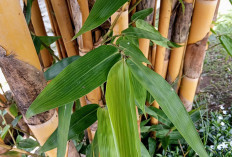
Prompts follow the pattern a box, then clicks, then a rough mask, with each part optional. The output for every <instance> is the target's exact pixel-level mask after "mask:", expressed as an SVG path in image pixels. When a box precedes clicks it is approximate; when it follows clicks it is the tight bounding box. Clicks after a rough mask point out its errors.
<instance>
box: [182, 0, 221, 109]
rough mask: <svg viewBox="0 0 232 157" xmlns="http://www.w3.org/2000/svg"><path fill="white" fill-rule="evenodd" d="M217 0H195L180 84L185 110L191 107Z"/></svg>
mask: <svg viewBox="0 0 232 157" xmlns="http://www.w3.org/2000/svg"><path fill="white" fill-rule="evenodd" d="M216 5H217V0H210V1H208V0H196V1H195V6H194V12H193V18H192V25H191V28H190V33H189V38H188V45H187V48H186V52H185V53H186V54H185V59H184V72H183V75H184V76H183V78H182V81H181V85H180V91H179V95H180V99H181V100H182V102H183V104H184V106H185V108H186V110H187V111H190V110H191V109H192V103H193V99H194V96H195V92H196V88H197V84H198V80H199V77H200V74H201V68H202V66H203V62H204V58H205V48H206V44H207V40H208V35H209V30H210V26H211V22H212V20H213V16H214V13H215V9H216Z"/></svg>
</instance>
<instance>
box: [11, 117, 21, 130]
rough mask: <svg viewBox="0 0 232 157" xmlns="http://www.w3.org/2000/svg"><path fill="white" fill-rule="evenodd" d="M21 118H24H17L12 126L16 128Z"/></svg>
mask: <svg viewBox="0 0 232 157" xmlns="http://www.w3.org/2000/svg"><path fill="white" fill-rule="evenodd" d="M21 118H22V115H19V116H17V117H15V119H14V120H13V121H12V122H11V124H12V126H13V127H16V125H17V124H18V122H19V121H20V119H21Z"/></svg>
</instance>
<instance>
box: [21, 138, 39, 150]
mask: <svg viewBox="0 0 232 157" xmlns="http://www.w3.org/2000/svg"><path fill="white" fill-rule="evenodd" d="M38 146H39V143H38V142H37V141H35V140H33V139H31V138H28V139H22V140H19V141H18V142H17V147H18V148H23V149H29V148H30V149H33V148H35V147H38Z"/></svg>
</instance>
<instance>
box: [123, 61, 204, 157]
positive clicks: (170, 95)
mask: <svg viewBox="0 0 232 157" xmlns="http://www.w3.org/2000/svg"><path fill="white" fill-rule="evenodd" d="M127 65H128V66H129V68H130V70H131V71H132V74H133V75H134V76H135V78H136V79H137V80H138V81H139V82H140V83H141V84H142V85H143V86H144V88H145V89H146V90H148V91H149V92H150V93H151V94H152V96H153V97H154V98H155V99H156V101H157V102H158V104H159V105H160V106H161V108H162V110H163V111H164V113H165V114H166V115H167V117H168V118H169V120H170V121H171V122H172V123H173V124H174V125H175V127H176V128H177V129H178V131H179V132H180V133H181V135H182V136H183V137H184V138H185V140H186V141H187V142H188V144H189V145H190V146H191V147H192V148H193V149H194V150H195V151H196V152H197V153H198V154H199V155H200V156H202V157H203V156H208V155H207V153H206V151H205V150H204V147H203V144H202V142H201V140H200V138H199V135H198V133H197V131H196V129H195V126H194V124H193V122H192V120H191V118H190V116H189V115H188V113H187V111H186V109H185V108H184V106H183V104H182V102H181V101H180V99H179V97H178V96H177V95H176V93H175V91H174V90H173V89H172V88H171V86H170V85H169V84H168V83H167V82H166V81H165V80H164V79H163V78H162V77H161V76H160V75H158V74H156V73H155V72H153V71H152V70H150V69H149V68H147V67H145V66H143V65H142V64H137V63H135V62H133V61H132V60H130V59H128V60H127ZM144 76H146V77H144ZM186 130H188V131H186Z"/></svg>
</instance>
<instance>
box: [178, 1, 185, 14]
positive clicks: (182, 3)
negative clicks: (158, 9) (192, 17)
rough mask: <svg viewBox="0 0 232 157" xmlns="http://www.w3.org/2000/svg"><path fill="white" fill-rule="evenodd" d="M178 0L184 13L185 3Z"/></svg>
mask: <svg viewBox="0 0 232 157" xmlns="http://www.w3.org/2000/svg"><path fill="white" fill-rule="evenodd" d="M179 2H180V3H181V6H182V11H183V14H184V13H185V5H184V2H183V0H179Z"/></svg>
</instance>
